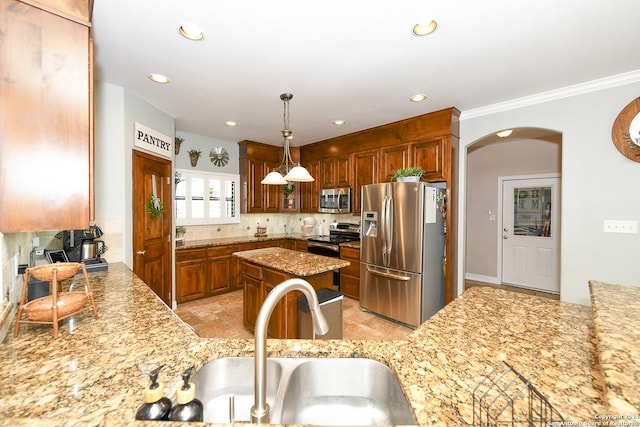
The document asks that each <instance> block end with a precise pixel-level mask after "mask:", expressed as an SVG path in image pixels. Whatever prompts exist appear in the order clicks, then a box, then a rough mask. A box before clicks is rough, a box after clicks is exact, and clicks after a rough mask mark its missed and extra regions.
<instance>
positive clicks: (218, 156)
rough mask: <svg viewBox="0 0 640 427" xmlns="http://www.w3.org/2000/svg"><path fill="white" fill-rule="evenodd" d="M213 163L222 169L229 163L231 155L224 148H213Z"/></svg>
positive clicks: (211, 154)
mask: <svg viewBox="0 0 640 427" xmlns="http://www.w3.org/2000/svg"><path fill="white" fill-rule="evenodd" d="M209 157H211V163H213V164H214V165H216V166H218V167H222V166H224V165H226V164H227V163H228V162H229V153H227V150H225V149H224V148H222V147H213V148H212V149H211V151H210V152H209Z"/></svg>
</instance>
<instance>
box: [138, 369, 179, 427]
mask: <svg viewBox="0 0 640 427" xmlns="http://www.w3.org/2000/svg"><path fill="white" fill-rule="evenodd" d="M163 366H164V365H163ZM160 369H162V366H160V367H159V368H157V369H154V370H153V371H151V372H148V375H149V378H151V385H149V387H147V388H146V389H145V390H144V403H143V404H142V405H141V406H140V407H139V408H138V412H136V420H151V421H157V420H168V419H169V412H170V411H171V400H169V398H168V397H165V396H163V393H164V387H163V385H162V383H161V382H158V373H160Z"/></svg>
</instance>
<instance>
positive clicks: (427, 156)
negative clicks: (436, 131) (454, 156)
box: [411, 138, 446, 182]
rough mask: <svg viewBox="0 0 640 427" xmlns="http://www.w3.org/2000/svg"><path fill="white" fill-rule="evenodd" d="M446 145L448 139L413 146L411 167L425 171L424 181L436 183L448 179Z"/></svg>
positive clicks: (423, 142)
mask: <svg viewBox="0 0 640 427" xmlns="http://www.w3.org/2000/svg"><path fill="white" fill-rule="evenodd" d="M445 145H446V138H436V139H431V140H427V141H420V142H416V143H414V144H413V150H412V151H413V152H412V155H411V158H412V164H411V166H416V167H421V168H422V169H424V171H425V173H424V174H423V175H422V179H423V180H425V181H431V182H434V181H443V180H445V179H446V171H445V162H446V156H445V153H446V151H445V149H446V146H445Z"/></svg>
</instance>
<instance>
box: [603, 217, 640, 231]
mask: <svg viewBox="0 0 640 427" xmlns="http://www.w3.org/2000/svg"><path fill="white" fill-rule="evenodd" d="M604 232H605V233H625V234H638V221H614V220H609V219H605V220H604Z"/></svg>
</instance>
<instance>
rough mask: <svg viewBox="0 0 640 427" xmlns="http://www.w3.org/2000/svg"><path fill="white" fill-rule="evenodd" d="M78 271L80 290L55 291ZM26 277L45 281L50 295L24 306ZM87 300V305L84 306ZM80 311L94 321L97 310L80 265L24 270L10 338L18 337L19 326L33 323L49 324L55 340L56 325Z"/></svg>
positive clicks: (56, 335)
mask: <svg viewBox="0 0 640 427" xmlns="http://www.w3.org/2000/svg"><path fill="white" fill-rule="evenodd" d="M80 268H81V269H82V274H83V276H84V291H71V289H70V290H69V292H62V289H60V292H59V291H58V286H59V285H60V283H59V282H61V281H63V280H66V279H68V278H70V277H73V276H74V275H75V274H76V273H77V272H78V269H80ZM29 276H33V277H34V278H36V279H38V280H41V281H43V282H49V283H50V288H51V295H47V296H44V297H41V298H37V299H34V300H32V301H29V302H28V303H26V304H25V299H26V296H27V287H28V282H29ZM88 301H89V304H87V302H88ZM84 310H93V315H94V317H95V318H96V319H97V318H98V309H97V308H96V303H95V301H94V300H93V293H92V292H91V284H90V283H89V275H88V274H87V269H86V267H85V265H84V264H83V263H79V262H59V263H55V264H46V265H40V266H37V267H31V268H27V269H26V270H25V275H24V281H23V283H22V295H21V297H20V305H19V307H18V314H17V316H16V327H15V330H14V332H13V336H14V337H17V336H18V333H19V332H20V324H21V323H37V324H45V325H52V326H53V337H54V338H58V322H59V321H61V320H64V319H66V318H67V317H69V316H73V315H74V314H77V313H80V312H81V311H84ZM23 313H24V314H25V315H26V318H25V319H23V318H22V315H23Z"/></svg>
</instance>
